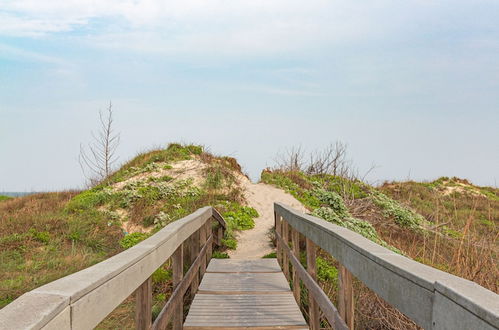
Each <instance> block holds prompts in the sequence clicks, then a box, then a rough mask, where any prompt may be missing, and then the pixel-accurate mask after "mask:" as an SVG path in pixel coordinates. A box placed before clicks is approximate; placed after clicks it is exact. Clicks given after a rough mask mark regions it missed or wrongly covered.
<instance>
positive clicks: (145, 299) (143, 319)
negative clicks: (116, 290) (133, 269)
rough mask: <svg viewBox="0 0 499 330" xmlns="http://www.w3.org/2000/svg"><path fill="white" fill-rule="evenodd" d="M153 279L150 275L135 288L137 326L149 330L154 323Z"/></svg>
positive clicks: (141, 329)
mask: <svg viewBox="0 0 499 330" xmlns="http://www.w3.org/2000/svg"><path fill="white" fill-rule="evenodd" d="M151 308H152V281H151V277H149V278H148V279H147V280H146V281H145V282H144V283H142V285H141V286H139V287H138V289H137V290H135V328H136V329H137V330H148V329H150V328H151V323H152V312H151Z"/></svg>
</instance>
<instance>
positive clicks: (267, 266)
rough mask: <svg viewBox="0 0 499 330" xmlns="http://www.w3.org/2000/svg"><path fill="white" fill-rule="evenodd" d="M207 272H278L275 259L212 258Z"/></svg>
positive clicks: (279, 268) (279, 269) (278, 267)
mask: <svg viewBox="0 0 499 330" xmlns="http://www.w3.org/2000/svg"><path fill="white" fill-rule="evenodd" d="M206 271H207V272H208V273H241V272H246V273H280V272H282V271H281V267H280V266H279V264H278V263H277V261H276V259H255V260H236V259H213V260H211V262H210V264H209V265H208V268H207V270H206Z"/></svg>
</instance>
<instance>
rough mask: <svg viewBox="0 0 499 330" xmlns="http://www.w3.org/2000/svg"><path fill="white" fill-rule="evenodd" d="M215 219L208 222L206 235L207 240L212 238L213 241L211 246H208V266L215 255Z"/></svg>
mask: <svg viewBox="0 0 499 330" xmlns="http://www.w3.org/2000/svg"><path fill="white" fill-rule="evenodd" d="M212 223H213V218H210V219H208V221H207V222H206V233H207V239H209V238H210V237H211V238H212V241H211V244H210V245H208V248H207V249H206V264H207V265H208V264H209V263H210V260H211V256H212V254H213V244H214V242H215V241H214V240H213V225H212Z"/></svg>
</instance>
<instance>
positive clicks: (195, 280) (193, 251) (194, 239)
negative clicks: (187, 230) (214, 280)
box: [190, 229, 200, 298]
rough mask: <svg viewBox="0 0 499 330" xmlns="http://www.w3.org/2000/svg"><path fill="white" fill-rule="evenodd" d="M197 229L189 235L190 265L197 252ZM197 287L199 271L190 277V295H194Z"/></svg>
mask: <svg viewBox="0 0 499 330" xmlns="http://www.w3.org/2000/svg"><path fill="white" fill-rule="evenodd" d="M199 231H200V230H199V229H198V230H196V231H195V232H194V233H193V234H192V236H191V241H190V244H191V246H190V250H191V265H192V263H193V262H194V260H196V258H197V257H198V254H199ZM198 287H199V273H196V275H194V278H193V279H192V284H191V297H192V298H194V296H195V295H196V292H197V291H198Z"/></svg>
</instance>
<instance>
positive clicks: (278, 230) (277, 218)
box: [274, 212, 282, 267]
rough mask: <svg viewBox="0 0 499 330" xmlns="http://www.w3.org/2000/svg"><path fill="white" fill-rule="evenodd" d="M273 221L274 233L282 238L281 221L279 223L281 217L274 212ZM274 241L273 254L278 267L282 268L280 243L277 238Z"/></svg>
mask: <svg viewBox="0 0 499 330" xmlns="http://www.w3.org/2000/svg"><path fill="white" fill-rule="evenodd" d="M274 220H275V231H276V233H277V234H278V235H279V236H282V234H281V233H282V221H281V216H280V215H278V214H277V213H276V212H274ZM278 235H276V239H275V252H276V257H277V262H278V263H279V265H281V267H282V248H281V242H280V241H279V239H278V238H277V236H278Z"/></svg>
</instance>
